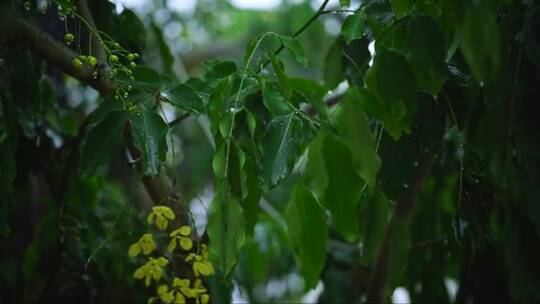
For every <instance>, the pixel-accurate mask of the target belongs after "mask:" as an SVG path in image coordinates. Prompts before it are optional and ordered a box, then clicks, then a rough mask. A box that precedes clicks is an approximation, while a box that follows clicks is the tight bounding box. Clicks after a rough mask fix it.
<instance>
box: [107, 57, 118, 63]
mask: <svg viewBox="0 0 540 304" xmlns="http://www.w3.org/2000/svg"><path fill="white" fill-rule="evenodd" d="M109 60H110V61H111V62H113V63H117V62H118V56H116V55H111V56H109Z"/></svg>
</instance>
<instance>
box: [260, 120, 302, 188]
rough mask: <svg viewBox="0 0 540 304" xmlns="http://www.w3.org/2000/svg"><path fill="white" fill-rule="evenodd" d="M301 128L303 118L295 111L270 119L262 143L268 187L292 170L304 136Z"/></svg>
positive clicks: (264, 176) (265, 178)
mask: <svg viewBox="0 0 540 304" xmlns="http://www.w3.org/2000/svg"><path fill="white" fill-rule="evenodd" d="M301 129H302V120H301V119H299V118H298V117H296V116H295V115H294V113H290V114H288V115H282V116H278V117H276V118H274V119H272V120H271V121H270V123H269V125H268V128H267V130H266V133H265V135H264V137H263V138H262V142H261V144H260V149H261V153H262V159H261V168H262V177H263V180H264V185H265V187H266V188H267V189H269V188H272V187H273V186H275V185H277V183H278V182H279V181H280V180H281V179H283V178H284V177H286V176H287V175H288V174H289V172H290V171H291V169H292V167H293V165H294V160H295V159H296V157H297V156H298V149H299V146H300V142H301V140H302V136H303V134H302V132H300V130H301Z"/></svg>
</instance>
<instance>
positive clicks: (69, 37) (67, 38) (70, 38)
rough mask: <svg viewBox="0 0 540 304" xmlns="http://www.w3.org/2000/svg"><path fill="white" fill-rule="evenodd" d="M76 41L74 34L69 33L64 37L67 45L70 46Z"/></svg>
mask: <svg viewBox="0 0 540 304" xmlns="http://www.w3.org/2000/svg"><path fill="white" fill-rule="evenodd" d="M74 40H75V36H73V34H72V33H67V34H65V35H64V41H65V42H66V44H67V45H70V44H71V43H73V41H74Z"/></svg>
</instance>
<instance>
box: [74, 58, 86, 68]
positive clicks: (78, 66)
mask: <svg viewBox="0 0 540 304" xmlns="http://www.w3.org/2000/svg"><path fill="white" fill-rule="evenodd" d="M72 63H73V66H74V67H75V68H76V69H80V68H82V66H83V63H82V62H81V61H80V60H79V59H78V58H73V60H72Z"/></svg>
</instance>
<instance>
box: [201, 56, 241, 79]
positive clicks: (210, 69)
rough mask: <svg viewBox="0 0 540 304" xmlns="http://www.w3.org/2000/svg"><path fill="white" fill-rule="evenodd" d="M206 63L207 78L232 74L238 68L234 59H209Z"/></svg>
mask: <svg viewBox="0 0 540 304" xmlns="http://www.w3.org/2000/svg"><path fill="white" fill-rule="evenodd" d="M204 65H205V66H206V69H207V71H206V73H204V78H205V79H207V80H218V79H222V78H225V77H227V76H230V75H232V74H233V73H234V72H236V70H237V69H236V64H235V63H234V62H232V61H221V60H207V61H205V63H204Z"/></svg>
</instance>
